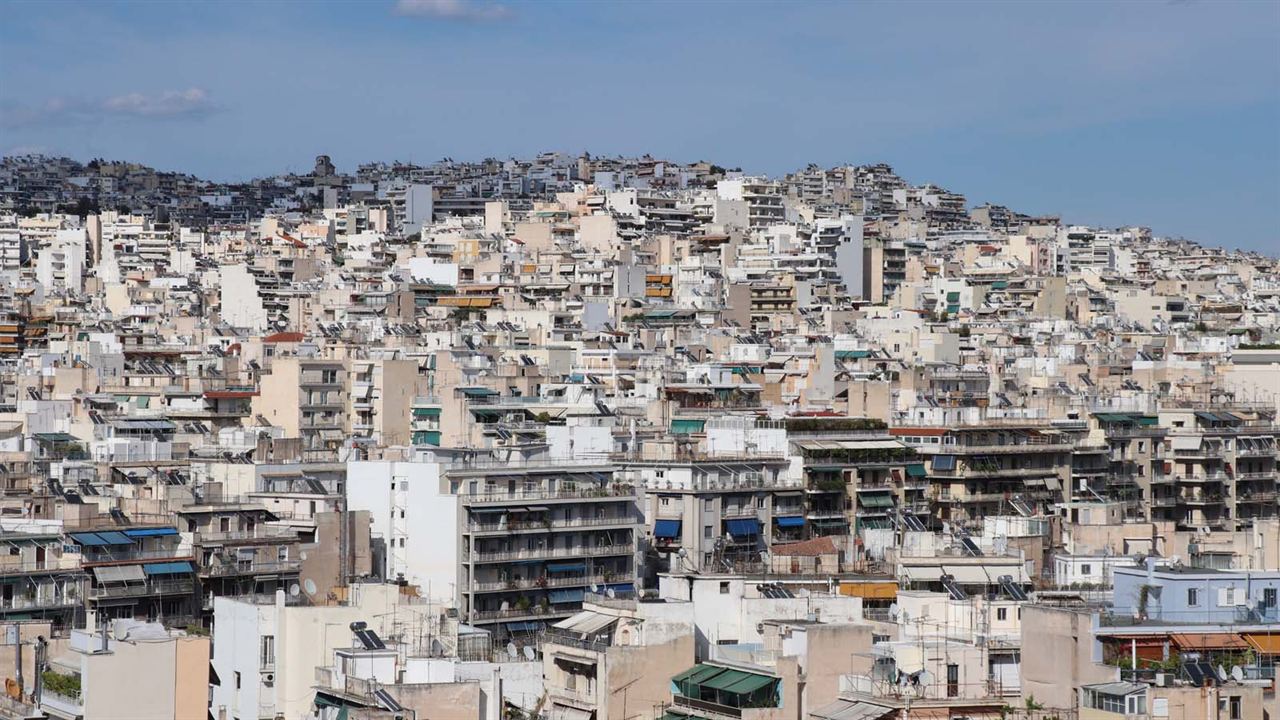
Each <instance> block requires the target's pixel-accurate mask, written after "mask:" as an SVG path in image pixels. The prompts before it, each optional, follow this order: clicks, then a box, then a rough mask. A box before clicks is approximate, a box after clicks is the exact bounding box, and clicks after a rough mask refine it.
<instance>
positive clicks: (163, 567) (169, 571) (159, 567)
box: [142, 560, 194, 575]
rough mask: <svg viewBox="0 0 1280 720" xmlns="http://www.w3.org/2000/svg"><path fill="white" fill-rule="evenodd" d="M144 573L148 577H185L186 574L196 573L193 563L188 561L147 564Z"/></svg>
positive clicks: (143, 567)
mask: <svg viewBox="0 0 1280 720" xmlns="http://www.w3.org/2000/svg"><path fill="white" fill-rule="evenodd" d="M142 570H143V572H145V573H146V574H148V575H183V574H185V573H189V572H194V570H193V569H192V567H191V563H189V562H187V561H186V560H182V561H180V562H162V563H147V564H146V565H143V566H142Z"/></svg>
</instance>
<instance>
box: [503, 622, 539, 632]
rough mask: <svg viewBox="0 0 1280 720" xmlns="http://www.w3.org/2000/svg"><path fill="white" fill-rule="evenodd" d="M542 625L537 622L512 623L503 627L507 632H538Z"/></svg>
mask: <svg viewBox="0 0 1280 720" xmlns="http://www.w3.org/2000/svg"><path fill="white" fill-rule="evenodd" d="M541 625H542V623H536V622H511V623H506V624H505V625H504V626H503V627H505V628H506V629H507V632H537V631H538V629H539V628H540V627H541Z"/></svg>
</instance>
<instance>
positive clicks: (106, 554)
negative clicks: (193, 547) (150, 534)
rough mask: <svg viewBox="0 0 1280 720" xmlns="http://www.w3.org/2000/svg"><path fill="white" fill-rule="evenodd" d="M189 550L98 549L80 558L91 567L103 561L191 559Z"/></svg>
mask: <svg viewBox="0 0 1280 720" xmlns="http://www.w3.org/2000/svg"><path fill="white" fill-rule="evenodd" d="M191 559H192V557H191V551H190V550H181V549H179V548H176V547H175V548H169V549H165V550H117V551H99V552H96V553H93V554H91V555H90V554H85V555H82V556H81V558H80V564H81V565H83V566H84V567H92V566H94V565H100V564H103V563H118V564H126V563H130V562H147V561H151V560H191Z"/></svg>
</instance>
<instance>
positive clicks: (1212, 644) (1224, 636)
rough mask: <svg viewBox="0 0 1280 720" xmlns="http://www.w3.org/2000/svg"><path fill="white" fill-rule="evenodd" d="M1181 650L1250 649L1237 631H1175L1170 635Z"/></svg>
mask: <svg viewBox="0 0 1280 720" xmlns="http://www.w3.org/2000/svg"><path fill="white" fill-rule="evenodd" d="M1169 637H1170V638H1172V640H1173V644H1174V645H1176V646H1177V648H1178V649H1179V650H1248V649H1249V643H1247V642H1245V641H1244V639H1243V638H1241V637H1240V635H1239V634H1237V633H1174V634H1172V635H1170V636H1169Z"/></svg>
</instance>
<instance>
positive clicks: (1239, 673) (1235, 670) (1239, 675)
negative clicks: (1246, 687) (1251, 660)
mask: <svg viewBox="0 0 1280 720" xmlns="http://www.w3.org/2000/svg"><path fill="white" fill-rule="evenodd" d="M1231 679H1232V680H1235V681H1236V682H1244V670H1241V669H1240V666H1239V665H1232V666H1231Z"/></svg>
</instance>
